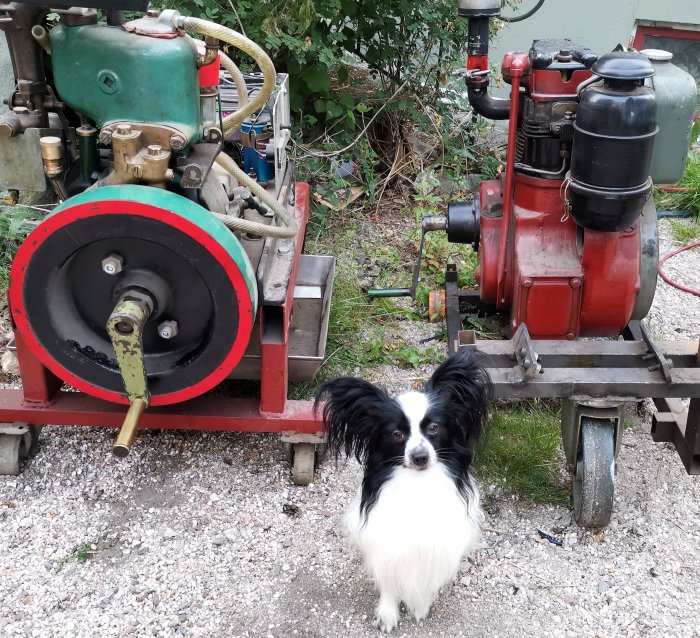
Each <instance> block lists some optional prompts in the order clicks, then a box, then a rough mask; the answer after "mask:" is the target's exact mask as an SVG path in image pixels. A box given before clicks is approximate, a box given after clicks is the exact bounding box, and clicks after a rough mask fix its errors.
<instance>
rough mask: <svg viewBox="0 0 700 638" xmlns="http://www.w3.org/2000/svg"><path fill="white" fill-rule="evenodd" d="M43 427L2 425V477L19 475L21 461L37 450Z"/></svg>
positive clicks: (24, 424)
mask: <svg viewBox="0 0 700 638" xmlns="http://www.w3.org/2000/svg"><path fill="white" fill-rule="evenodd" d="M41 427H42V426H40V425H27V424H26V423H0V475H2V476H18V475H19V470H20V463H21V461H22V460H24V459H26V458H27V457H29V456H31V455H32V454H33V453H34V451H35V450H36V447H37V445H38V443H39V433H40V432H41Z"/></svg>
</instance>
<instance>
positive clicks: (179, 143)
mask: <svg viewBox="0 0 700 638" xmlns="http://www.w3.org/2000/svg"><path fill="white" fill-rule="evenodd" d="M186 145H187V140H186V139H185V138H184V137H183V136H182V135H179V134H177V133H176V134H175V135H171V136H170V148H171V149H173V150H174V151H181V150H182V149H183V148H185V146H186Z"/></svg>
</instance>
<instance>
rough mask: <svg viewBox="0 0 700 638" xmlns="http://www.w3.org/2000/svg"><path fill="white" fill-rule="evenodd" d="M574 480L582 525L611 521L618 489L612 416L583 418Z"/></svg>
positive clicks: (576, 517) (594, 525)
mask: <svg viewBox="0 0 700 638" xmlns="http://www.w3.org/2000/svg"><path fill="white" fill-rule="evenodd" d="M580 436H581V438H580V443H579V450H578V458H577V460H576V467H575V472H574V480H573V499H574V518H575V519H576V522H577V523H578V524H579V525H581V526H583V527H605V526H606V525H607V524H608V523H609V522H610V516H611V515H612V508H613V500H614V493H615V428H614V424H613V422H612V421H610V420H609V419H592V418H587V417H583V418H581V434H580Z"/></svg>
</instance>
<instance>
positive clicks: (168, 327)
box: [158, 320, 177, 339]
mask: <svg viewBox="0 0 700 638" xmlns="http://www.w3.org/2000/svg"><path fill="white" fill-rule="evenodd" d="M158 336H159V337H160V338H161V339H172V338H173V337H176V336H177V321H172V320H171V321H164V322H163V323H161V324H160V325H159V326H158Z"/></svg>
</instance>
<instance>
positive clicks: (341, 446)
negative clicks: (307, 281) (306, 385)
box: [314, 377, 399, 463]
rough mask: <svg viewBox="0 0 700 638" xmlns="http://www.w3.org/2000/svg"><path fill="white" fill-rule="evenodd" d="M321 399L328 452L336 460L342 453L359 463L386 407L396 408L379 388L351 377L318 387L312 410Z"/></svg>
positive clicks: (363, 459) (384, 413)
mask: <svg viewBox="0 0 700 638" xmlns="http://www.w3.org/2000/svg"><path fill="white" fill-rule="evenodd" d="M324 396H325V397H326V402H325V403H324V405H323V424H324V427H325V429H326V432H327V434H328V449H329V451H330V452H331V454H332V455H334V456H335V457H336V458H337V457H338V456H339V455H340V453H341V452H344V453H345V455H346V456H354V457H355V458H356V459H357V460H358V461H359V462H360V463H363V462H364V461H365V460H366V458H367V453H368V444H369V441H370V439H371V437H372V435H373V434H374V433H375V432H376V431H377V426H378V425H379V424H380V423H381V419H382V416H383V415H384V416H385V415H386V410H387V408H389V407H390V406H393V407H394V408H396V409H399V408H398V406H396V404H395V403H394V402H393V401H392V400H391V398H390V397H389V395H388V394H387V393H386V392H385V391H384V390H383V389H382V388H378V387H377V386H375V385H372V384H371V383H368V382H367V381H363V380H362V379H356V378H354V377H341V378H339V379H335V380H334V381H328V382H326V383H324V384H322V385H321V386H320V387H319V389H318V391H317V392H316V400H315V402H314V411H316V410H317V409H318V406H319V404H320V402H321V399H322V398H323V397H324Z"/></svg>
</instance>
